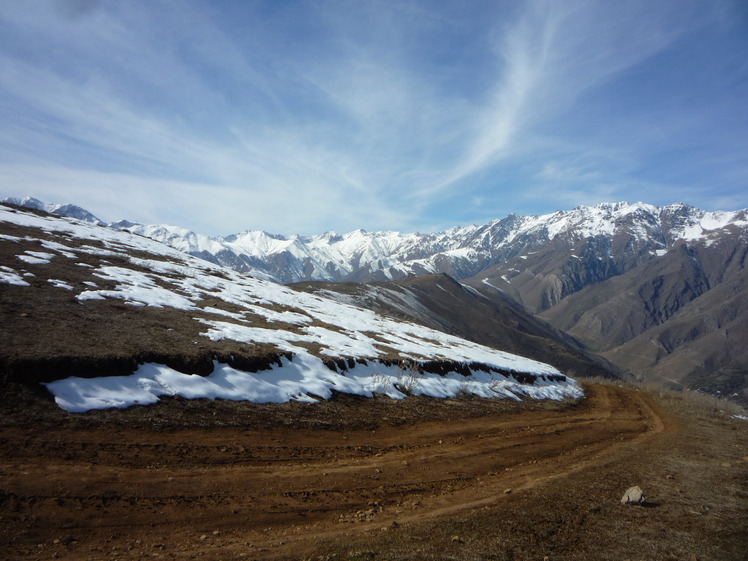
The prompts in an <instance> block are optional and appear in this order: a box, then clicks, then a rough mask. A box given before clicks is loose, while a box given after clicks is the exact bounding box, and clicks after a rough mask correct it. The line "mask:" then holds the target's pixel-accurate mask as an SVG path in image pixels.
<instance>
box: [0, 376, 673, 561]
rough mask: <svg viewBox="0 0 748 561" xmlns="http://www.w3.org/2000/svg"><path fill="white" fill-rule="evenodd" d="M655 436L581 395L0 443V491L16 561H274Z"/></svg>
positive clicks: (550, 474)
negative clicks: (349, 427)
mask: <svg viewBox="0 0 748 561" xmlns="http://www.w3.org/2000/svg"><path fill="white" fill-rule="evenodd" d="M664 429H665V420H664V418H663V417H662V416H661V415H660V414H659V413H658V412H657V411H656V409H655V408H654V406H653V405H652V404H651V403H650V402H649V401H648V399H647V398H646V396H644V395H643V394H639V393H637V392H635V391H633V390H630V389H624V388H618V387H615V386H598V385H591V386H588V387H587V398H586V399H585V400H584V401H583V404H582V405H581V406H579V407H570V408H567V409H564V410H560V411H535V412H531V413H530V412H525V413H511V414H506V415H497V416H490V417H481V418H473V419H464V420H462V419H459V418H455V419H454V420H452V421H451V422H448V423H446V422H439V423H437V422H428V423H415V424H412V425H407V426H400V427H391V426H385V427H381V428H378V429H377V430H374V431H371V430H358V431H346V432H342V431H337V432H336V431H322V430H320V431H314V430H294V429H291V428H279V429H275V430H265V431H251V430H242V429H235V428H227V429H221V430H217V429H211V430H186V431H175V432H171V433H148V434H144V433H143V432H142V431H140V432H138V431H128V430H127V429H122V428H120V429H118V430H115V431H106V430H102V429H100V428H99V429H91V430H88V431H76V432H74V433H70V432H67V433H66V432H64V431H60V432H57V433H55V431H51V433H50V434H47V435H44V436H43V437H37V438H30V437H28V435H24V434H23V432H22V431H8V432H7V433H6V434H4V435H2V438H3V441H4V442H3V443H2V444H3V448H2V449H3V450H5V452H3V453H2V456H1V457H0V477H1V478H2V484H0V485H1V486H2V489H3V492H4V493H5V495H4V497H5V498H4V501H3V505H4V506H3V510H4V511H5V510H8V511H9V512H10V513H11V516H6V517H5V519H6V523H7V521H8V520H9V521H10V523H15V524H16V526H17V528H16V530H17V531H16V540H15V543H14V547H15V549H14V551H16V552H18V558H33V557H30V556H28V555H26V553H24V552H28V551H30V549H29V548H30V547H32V545H31V544H34V545H36V546H38V545H39V544H46V543H49V542H53V541H54V540H55V539H57V540H60V543H62V541H64V540H67V543H64V544H62V546H64V547H65V549H64V553H65V555H64V557H65V558H69V559H76V558H90V557H91V556H92V555H93V554H94V553H97V552H105V551H107V550H111V551H116V552H117V553H118V557H120V558H138V556H139V555H141V554H142V553H143V551H144V549H143V548H147V547H151V546H152V544H153V543H160V544H163V548H159V551H160V552H162V554H163V556H164V557H167V558H168V557H171V558H174V559H182V558H190V557H192V556H194V555H197V554H200V553H202V558H203V559H225V558H231V557H232V556H233V557H238V556H239V555H240V554H241V553H247V554H250V555H251V557H253V558H284V557H285V558H288V557H294V556H298V555H299V554H300V553H301V552H303V551H306V550H308V549H309V548H310V547H312V546H313V545H314V544H315V543H316V542H318V541H319V540H323V539H327V538H331V537H335V536H339V535H350V534H356V533H359V532H367V531H381V529H382V528H389V527H392V526H393V523H397V524H407V523H415V522H418V521H419V520H424V519H428V518H431V517H435V516H446V515H452V514H455V513H457V512H460V511H464V510H467V509H474V508H480V507H482V506H486V505H490V504H493V503H496V502H498V501H501V500H502V499H503V498H504V497H506V496H507V493H505V491H506V490H507V489H509V488H511V490H512V493H514V494H516V493H518V492H521V491H522V490H523V489H527V488H530V487H534V486H537V485H542V484H543V483H544V482H546V481H549V480H552V479H554V478H558V477H564V476H565V475H568V474H570V473H573V472H575V471H578V470H580V469H586V468H588V467H591V466H594V465H596V464H599V463H600V462H603V461H605V458H606V456H607V455H608V454H609V453H610V452H611V451H612V450H616V449H619V448H620V447H621V446H629V447H632V450H634V449H635V447H636V446H637V445H638V443H640V442H642V440H643V439H647V438H649V437H651V436H652V435H654V434H657V433H658V432H660V431H662V430H664ZM214 532H215V534H214ZM66 536H67V538H69V537H71V536H72V537H73V538H74V539H72V540H70V539H67V538H66ZM57 545H58V546H59V544H57ZM62 546H60V547H62ZM115 548H116V549H115Z"/></svg>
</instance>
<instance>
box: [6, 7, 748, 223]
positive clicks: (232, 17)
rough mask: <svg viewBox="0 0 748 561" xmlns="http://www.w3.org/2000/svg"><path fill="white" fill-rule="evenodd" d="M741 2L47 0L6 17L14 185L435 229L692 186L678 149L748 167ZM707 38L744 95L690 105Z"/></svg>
mask: <svg viewBox="0 0 748 561" xmlns="http://www.w3.org/2000/svg"><path fill="white" fill-rule="evenodd" d="M84 5H85V8H81V6H84ZM713 5H715V6H716V8H713V7H711V6H713ZM91 6H92V7H91ZM734 14H735V10H734V9H733V8H732V5H731V4H730V3H729V2H717V3H711V2H709V3H706V2H704V1H700V0H693V1H691V0H683V1H678V2H669V1H666V2H658V3H654V4H653V3H651V2H637V1H634V2H626V3H609V2H591V1H589V2H588V1H583V0H569V1H568V2H550V1H542V0H539V1H527V2H519V3H518V2H497V3H478V4H477V5H469V6H456V5H454V4H452V3H449V2H445V3H433V2H419V1H411V2H404V3H389V2H374V1H372V2H362V3H348V2H325V3H319V2H313V1H311V0H310V1H303V0H299V1H296V2H289V3H285V2H284V3H276V2H257V3H227V4H220V5H219V4H206V3H201V2H191V1H187V0H185V1H184V2H180V4H179V5H178V6H175V5H173V4H171V3H168V2H161V1H157V0H154V1H150V2H141V1H133V2H127V3H109V2H98V3H96V2H93V3H84V4H81V3H79V2H75V1H73V0H69V1H65V2H62V1H61V2H50V1H44V0H29V1H28V2H23V3H18V4H17V5H11V7H10V8H9V9H6V10H4V12H3V13H0V26H1V27H0V119H2V122H3V127H2V128H0V181H2V183H1V184H0V189H3V190H4V191H5V192H6V193H7V194H12V195H23V194H26V193H25V192H19V189H21V188H22V187H21V186H23V189H28V193H29V194H34V195H37V196H40V195H42V194H43V193H42V192H40V189H41V187H37V189H36V190H35V189H33V185H34V184H36V185H37V186H41V185H43V186H45V187H44V193H52V194H54V193H55V192H56V193H57V196H56V197H54V199H55V200H56V201H60V200H73V202H77V203H79V204H82V205H84V206H86V205H89V206H93V207H94V209H93V210H96V209H97V208H100V209H110V210H109V213H110V215H116V216H117V217H120V216H125V215H127V216H128V217H130V218H134V219H138V220H152V217H154V216H167V217H169V218H163V219H161V220H158V221H162V222H163V221H170V220H172V219H173V218H174V219H175V221H178V223H179V224H183V225H186V226H190V225H197V224H200V225H201V226H200V228H205V227H206V226H205V225H206V224H213V225H214V226H213V228H212V229H210V232H209V233H228V232H231V231H232V230H240V229H246V228H262V229H266V230H269V231H281V232H285V233H290V232H299V233H311V232H315V231H320V230H327V229H338V230H344V229H348V228H351V229H352V228H355V227H366V228H370V229H371V228H396V229H430V228H432V227H444V226H448V225H450V224H452V223H453V222H455V221H460V222H464V221H478V220H482V219H483V218H484V216H489V217H495V216H497V215H499V214H501V213H506V212H510V211H517V210H522V211H524V210H525V209H531V208H532V207H533V205H534V206H535V208H536V210H537V212H545V211H546V210H548V206H547V205H568V204H572V203H574V204H575V205H576V204H583V203H589V202H599V200H597V199H599V197H614V198H628V196H627V194H626V193H627V190H629V191H631V190H633V191H636V186H637V185H640V186H641V185H662V186H663V187H668V189H666V190H665V191H663V192H668V193H678V192H682V193H684V194H685V195H691V196H693V193H695V192H698V190H694V188H693V185H685V184H683V180H682V178H683V175H682V174H681V175H678V173H676V171H675V170H676V165H677V163H678V162H679V161H680V162H682V165H683V166H684V167H685V166H688V165H691V166H696V165H697V163H698V164H701V166H702V170H709V173H708V174H706V172H703V173H702V174H698V173H696V174H691V177H694V178H695V177H698V176H699V175H704V176H708V177H712V178H714V181H723V182H726V183H729V184H730V185H733V186H734V185H737V184H738V183H739V182H740V181H741V178H743V179H744V178H745V172H744V171H741V168H740V158H741V156H740V154H741V153H745V152H744V151H741V150H742V147H744V146H746V144H747V143H748V142H747V141H746V135H745V133H743V134H742V135H741V134H740V133H739V132H738V131H739V127H738V124H737V123H736V122H735V121H736V120H735V118H734V117H733V118H732V119H731V118H730V115H729V114H730V111H731V110H732V111H734V108H735V107H737V106H738V103H739V102H738V99H739V97H740V96H739V95H737V93H735V91H737V90H741V89H742V90H745V89H746V85H745V83H746V69H745V65H743V67H742V68H741V67H735V68H732V69H730V70H729V72H728V69H727V65H728V62H731V61H733V60H738V58H737V57H736V55H735V54H734V53H730V52H728V51H726V50H724V49H726V48H727V46H728V45H730V44H732V43H731V42H735V41H738V40H737V39H736V37H738V36H739V35H740V34H739V33H738V32H739V31H740V27H739V26H740V25H741V24H740V23H738V24H736V23H734V22H733V23H731V22H732V20H731V18H733V16H734ZM736 25H737V26H738V27H736ZM731 26H732V27H731ZM720 34H722V35H720ZM723 35H724V36H725V37H728V39H729V40H728V39H724V38H723ZM720 41H721V42H720ZM701 42H704V43H709V46H710V47H713V46H714V45H721V46H722V49H723V50H722V51H719V50H717V51H714V52H717V53H718V55H717V58H715V57H713V58H712V59H703V60H702V59H699V60H698V61H696V62H698V64H699V65H700V66H699V67H698V68H703V69H708V70H709V71H713V72H716V73H717V74H718V77H719V79H722V80H725V84H727V83H728V82H729V80H732V82H733V86H732V88H733V89H732V90H731V89H729V88H727V87H726V86H725V87H721V88H720V87H718V86H717V85H715V86H714V87H711V88H710V87H708V85H705V84H695V85H694V90H693V91H694V92H698V93H699V95H701V96H703V98H704V99H703V101H699V100H698V99H696V98H697V97H698V96H692V97H694V99H696V101H694V99H691V100H689V99H687V98H686V97H684V96H683V94H681V93H679V92H678V91H677V90H674V89H670V88H669V86H667V84H666V83H665V81H663V82H662V83H661V84H660V83H658V81H657V77H658V75H660V74H662V73H663V69H670V70H668V72H670V73H671V74H672V76H669V78H671V79H672V80H673V81H674V83H676V84H677V85H680V86H682V85H683V83H684V82H683V80H685V78H684V76H685V75H686V73H687V72H691V73H693V71H692V69H690V68H688V64H687V63H685V62H683V61H680V62H679V60H678V58H679V57H681V58H684V57H685V58H688V57H691V58H690V59H688V61H693V57H694V54H693V53H694V52H698V48H699V46H700V45H701ZM738 42H739V41H738ZM720 57H721V58H720ZM671 61H674V63H675V66H676V68H675V69H672V68H671V66H672V63H671ZM715 65H716V66H715ZM719 65H722V66H724V67H725V68H723V69H722V70H719V69H718V68H717V66H719ZM730 72H731V73H732V75H729V74H730ZM728 76H729V77H728ZM678 80H680V82H678ZM713 82H714V83H715V84H717V83H718V82H719V80H716V81H713ZM710 83H711V82H710ZM735 84H737V86H736V85H735ZM724 92H732V93H724ZM669 96H673V99H675V100H676V101H677V103H676V104H675V105H676V106H675V107H668V104H667V103H664V102H663V100H664V99H667V98H669ZM720 100H722V101H723V103H721V104H720V103H717V102H718V101H720ZM715 106H719V107H721V109H720V110H719V111H716V110H714V109H713V107H715ZM694 109H701V111H694ZM705 113H708V114H709V115H710V116H712V117H713V118H712V120H711V122H710V120H709V118H707V117H705V116H704V115H705ZM731 121H732V122H731ZM717 123H718V124H719V126H718V125H717ZM720 129H721V130H720ZM728 137H729V140H728ZM668 138H669V139H670V142H672V144H673V145H674V146H675V147H676V149H674V150H670V151H669V152H668V151H665V150H664V149H663V147H662V144H663V140H664V139H668ZM697 138H698V139H699V140H698V142H697V141H696V139H697ZM729 146H733V147H734V148H733V149H731V150H730V149H728V147H729ZM678 150H680V152H681V155H680V156H678V157H676V156H675V155H674V154H676V153H677V152H678ZM666 152H667V153H666ZM686 154H688V156H687V157H686V156H685V155H686ZM694 154H698V155H699V158H694ZM727 154H729V157H727V156H726V155H727ZM717 155H722V162H721V165H722V168H721V169H720V167H719V165H718V164H717ZM658 161H659V162H662V163H661V164H660V165H657V162H658ZM710 162H711V163H710ZM709 174H711V175H709ZM55 177H57V178H58V181H57V182H56V184H55V180H54V178H55ZM107 177H109V180H107ZM34 182H36V183H34ZM82 185H85V186H86V188H82V187H81V186H82ZM96 185H100V186H101V187H99V188H97V187H96ZM27 186H28V187H27ZM731 188H733V189H734V188H735V187H731ZM127 189H129V190H130V192H131V193H132V196H131V197H128V200H124V199H123V197H121V193H122V192H123V190H127ZM679 189H680V191H679ZM689 189H690V190H689ZM117 190H119V191H117ZM642 192H644V193H645V194H646V190H645V189H642ZM118 193H119V197H118ZM50 197H51V195H50ZM725 197H727V198H724V199H723V200H739V198H738V199H735V197H732V198H730V197H729V194H726V195H725ZM137 198H141V199H142V200H143V201H147V202H148V208H145V207H144V206H143V205H140V206H138V205H135V204H133V203H132V202H131V200H134V199H137ZM470 201H473V203H471V202H470ZM476 201H478V202H476ZM650 202H657V201H650ZM692 202H698V201H692ZM746 204H748V201H747V203H746ZM165 209H166V210H165ZM168 209H179V211H178V213H176V214H175V213H174V212H171V211H170V210H168ZM124 211H127V212H124ZM99 212H100V213H102V214H106V212H102V211H101V210H100V211H99ZM130 212H132V213H133V214H129V213H130ZM194 227H197V226H194ZM206 231H207V230H206Z"/></svg>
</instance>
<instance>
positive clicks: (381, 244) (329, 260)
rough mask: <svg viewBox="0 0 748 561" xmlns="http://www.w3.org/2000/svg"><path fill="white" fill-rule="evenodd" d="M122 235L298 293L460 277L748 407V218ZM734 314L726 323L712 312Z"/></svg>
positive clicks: (680, 214) (134, 228)
mask: <svg viewBox="0 0 748 561" xmlns="http://www.w3.org/2000/svg"><path fill="white" fill-rule="evenodd" d="M63 210H64V209H63ZM113 226H114V227H115V228H119V229H120V230H126V231H128V232H131V233H135V234H139V235H141V236H145V237H151V238H154V239H156V240H159V241H162V242H164V243H166V244H167V245H170V246H171V247H174V248H177V249H179V250H180V251H184V252H187V253H190V254H191V255H193V256H196V257H200V258H202V259H204V260H207V261H211V262H213V263H216V264H220V265H223V266H228V267H229V268H232V269H235V270H237V271H241V272H244V273H248V274H250V275H252V276H257V277H259V278H263V279H267V280H273V281H275V282H282V283H285V284H292V283H298V282H309V281H318V282H336V283H340V282H364V283H371V282H379V281H381V282H387V281H391V282H399V281H405V280H407V279H408V278H410V277H422V276H425V275H438V274H447V275H449V276H450V277H452V278H454V279H456V280H458V281H459V282H460V283H461V284H462V285H465V286H467V287H469V288H470V289H471V290H473V291H476V292H477V293H479V294H482V295H483V296H485V297H486V298H488V299H491V300H493V301H494V302H499V301H500V300H502V299H503V300H506V299H507V298H508V299H511V300H513V301H514V302H515V303H516V305H517V306H519V307H521V308H524V310H526V311H527V312H528V313H530V314H534V315H535V316H536V317H537V318H538V319H539V320H541V321H544V322H545V323H548V324H550V326H552V327H553V328H555V329H558V330H561V331H562V332H565V333H568V334H569V335H570V336H571V337H573V338H574V339H576V340H577V341H581V342H583V343H584V344H585V345H586V346H587V347H588V348H589V349H590V350H592V351H594V352H595V353H598V354H600V355H602V356H603V357H605V358H607V359H608V360H609V361H611V362H613V363H614V364H615V366H616V367H618V368H619V369H621V370H623V371H624V372H628V373H630V374H632V375H634V376H636V377H637V378H639V379H641V380H649V379H656V380H659V381H665V382H666V383H668V384H671V385H675V386H677V387H691V388H695V389H704V390H706V391H710V392H712V393H719V394H730V395H733V396H734V397H737V398H738V399H740V400H742V401H744V402H748V375H747V374H746V373H748V356H744V354H743V353H742V351H741V350H740V348H742V345H741V344H740V340H742V339H745V337H747V336H748V325H746V324H745V323H744V322H742V321H740V320H739V318H740V317H742V315H743V314H744V313H745V312H746V311H748V310H746V308H748V298H746V297H745V292H746V290H748V288H746V283H745V282H743V280H742V279H744V276H745V273H744V270H745V263H746V259H748V210H746V209H742V210H735V211H710V212H708V211H704V210H701V209H698V208H695V207H693V206H690V205H687V204H683V203H675V204H671V205H665V206H659V207H658V206H654V205H649V204H645V203H634V204H629V203H625V202H619V203H602V204H599V205H594V206H579V207H576V208H575V209H572V210H565V211H556V212H553V213H550V214H545V215H538V216H519V215H516V214H510V215H508V216H506V217H505V218H501V219H496V220H493V221H490V222H488V223H487V224H484V225H482V226H479V225H472V226H456V227H453V228H450V229H448V230H445V231H443V232H437V233H431V234H404V233H400V232H393V231H382V232H373V233H370V232H366V231H363V230H355V231H353V232H349V233H347V234H338V233H337V232H327V233H325V234H319V235H316V236H290V237H285V236H280V235H272V234H267V233H264V232H257V231H247V232H244V233H240V234H234V235H232V236H227V237H225V238H209V237H207V236H202V235H200V234H195V233H194V232H190V231H189V230H186V229H183V228H177V227H170V226H143V225H137V224H133V223H130V222H121V223H117V224H115V225H113ZM398 290H399V289H398ZM722 301H724V302H728V303H729V306H727V308H726V309H724V310H721V311H720V312H719V313H716V312H715V313H712V312H710V311H709V308H710V307H711V308H713V307H715V306H717V305H718V304H719V303H720V302H722ZM427 302H428V307H430V310H428V312H429V313H427V314H421V318H425V321H426V322H427V323H428V322H433V321H436V322H437V323H439V322H442V323H443V324H445V325H447V326H448V327H447V328H448V329H453V328H455V323H454V322H453V321H452V320H451V319H450V318H448V317H447V316H448V315H449V313H452V314H467V313H468V312H466V308H465V306H464V305H462V307H460V305H458V304H457V303H455V306H457V307H456V308H455V310H452V311H451V312H449V311H445V309H444V308H445V306H444V305H442V303H440V302H438V301H437V300H436V299H434V298H431V297H429V298H428V299H427ZM384 304H386V303H384ZM377 305H380V306H381V305H383V304H382V303H377ZM502 305H503V304H502ZM384 307H386V306H384ZM502 309H503V310H505V311H506V313H508V314H509V315H511V314H512V312H511V310H509V309H508V308H502ZM702 309H706V311H704V312H699V311H698V310H702ZM460 310H461V311H460ZM495 313H497V314H501V313H503V312H500V311H498V310H495ZM445 314H446V315H445ZM468 315H469V314H468ZM466 317H467V316H466ZM439 318H442V319H439ZM735 318H738V319H737V320H736V319H735ZM442 320H445V321H442ZM477 321H479V323H480V322H483V321H484V320H483V319H477ZM487 321H493V320H487ZM430 325H432V326H434V325H435V324H433V323H432V324H430ZM496 327H497V328H498V324H497V326H496ZM460 329H463V330H464V332H465V333H470V330H469V329H465V326H464V325H462V326H461V327H460ZM473 336H474V337H475V338H477V339H480V338H481V337H482V335H481V334H480V333H473ZM700 357H704V360H702V359H701V358H700Z"/></svg>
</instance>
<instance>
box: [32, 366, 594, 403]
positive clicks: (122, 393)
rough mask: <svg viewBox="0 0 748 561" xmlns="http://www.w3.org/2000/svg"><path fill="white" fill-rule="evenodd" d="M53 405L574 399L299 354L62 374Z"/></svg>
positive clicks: (503, 381)
mask: <svg viewBox="0 0 748 561" xmlns="http://www.w3.org/2000/svg"><path fill="white" fill-rule="evenodd" d="M46 385H47V387H48V388H49V390H50V391H51V392H52V393H53V394H54V396H55V401H56V403H57V404H58V405H59V406H60V407H61V408H63V409H64V410H66V411H69V412H71V413H79V412H84V411H90V410H92V409H108V408H113V407H119V408H122V407H129V406H131V405H149V404H153V403H155V402H156V401H158V398H159V397H160V396H175V395H178V396H181V397H185V398H188V399H195V398H209V399H229V400H234V401H252V402H255V403H285V402H287V401H306V402H315V401H317V400H318V399H328V398H329V397H331V395H332V391H333V390H335V391H339V392H344V393H349V394H354V395H361V396H365V397H372V396H373V395H374V394H375V393H378V394H384V395H386V396H389V397H391V398H393V399H402V398H404V397H405V394H404V393H403V392H402V391H401V390H407V391H409V392H410V393H413V394H415V395H424V396H430V397H441V398H445V397H455V396H457V395H459V394H460V393H469V394H473V395H478V396H480V397H486V398H489V397H501V398H512V399H520V398H521V397H523V396H526V397H529V398H533V399H556V400H560V399H566V398H578V397H581V396H582V390H581V389H580V388H579V386H577V385H576V383H574V382H573V381H571V380H569V381H568V383H565V384H559V383H551V382H547V381H546V380H544V379H542V378H539V379H538V380H537V382H536V383H535V385H532V386H529V385H526V384H520V383H518V382H517V381H516V380H514V379H513V378H511V377H505V376H501V375H498V374H488V373H485V372H478V373H475V374H473V375H472V376H470V377H465V376H462V375H460V374H458V373H456V372H450V373H448V374H446V375H444V376H439V375H436V374H416V373H413V372H411V371H409V370H404V369H402V368H399V367H397V366H386V365H383V364H381V363H376V362H367V363H366V364H361V363H358V364H356V365H355V366H354V367H353V368H351V369H350V370H348V371H347V372H345V374H340V373H338V372H336V371H333V370H331V369H330V368H328V367H327V366H325V364H324V363H323V362H322V361H321V360H320V359H318V358H316V357H313V356H311V355H309V354H304V353H302V354H299V355H296V356H294V357H293V358H292V359H291V360H288V359H286V358H283V359H281V366H275V367H273V368H271V369H270V370H267V371H264V372H260V373H249V372H242V371H240V370H236V369H234V368H232V367H230V366H228V365H225V364H221V363H218V362H216V363H215V364H214V370H213V373H212V374H210V375H209V376H205V377H203V376H198V375H196V374H182V373H181V372H177V371H176V370H173V369H171V368H169V367H168V366H163V365H159V364H144V365H143V366H141V367H140V368H139V369H138V371H137V372H135V373H134V374H131V375H130V376H111V377H104V378H78V377H70V378H66V379H64V380H57V381H54V382H51V383H48V384H46Z"/></svg>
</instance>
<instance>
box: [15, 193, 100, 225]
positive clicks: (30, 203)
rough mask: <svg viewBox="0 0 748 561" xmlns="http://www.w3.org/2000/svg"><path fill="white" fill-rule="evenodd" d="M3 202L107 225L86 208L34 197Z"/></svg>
mask: <svg viewBox="0 0 748 561" xmlns="http://www.w3.org/2000/svg"><path fill="white" fill-rule="evenodd" d="M2 202H3V203H7V204H11V205H16V206H22V207H26V208H33V209H36V210H43V211H44V212H48V213H50V214H57V215H59V216H68V217H70V218H76V219H77V220H82V221H83V222H90V223H91V224H98V225H99V226H103V225H104V224H105V223H104V221H103V220H99V219H98V218H96V217H95V216H94V215H93V214H91V213H90V212H88V211H87V210H86V209H85V208H81V207H79V206H76V205H74V204H70V203H65V204H52V203H45V202H43V201H40V200H39V199H35V198H34V197H25V198H23V199H19V198H16V197H8V198H6V199H3V201H2Z"/></svg>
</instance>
